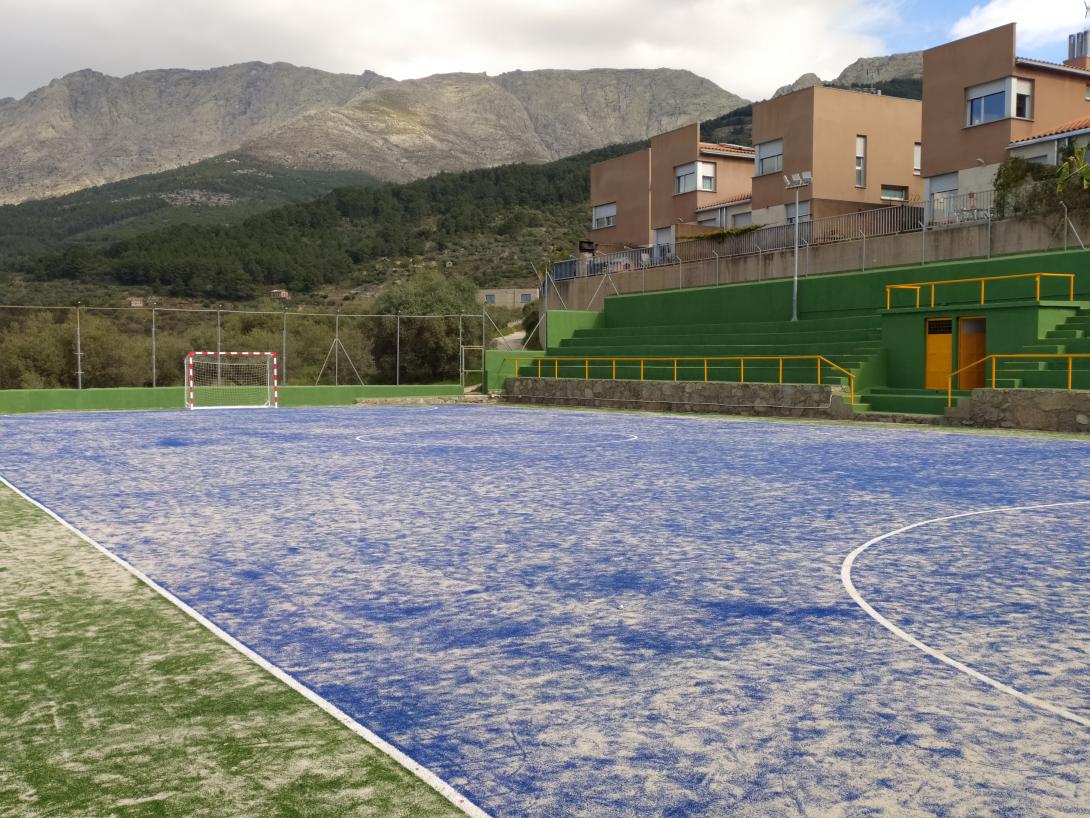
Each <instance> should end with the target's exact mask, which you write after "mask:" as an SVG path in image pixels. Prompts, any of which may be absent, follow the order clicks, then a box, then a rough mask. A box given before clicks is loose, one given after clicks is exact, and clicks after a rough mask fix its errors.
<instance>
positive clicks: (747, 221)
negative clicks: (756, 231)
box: [730, 210, 753, 227]
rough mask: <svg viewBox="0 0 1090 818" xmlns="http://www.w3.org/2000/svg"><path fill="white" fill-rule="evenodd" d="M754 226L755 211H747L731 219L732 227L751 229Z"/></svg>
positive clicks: (736, 214) (735, 214)
mask: <svg viewBox="0 0 1090 818" xmlns="http://www.w3.org/2000/svg"><path fill="white" fill-rule="evenodd" d="M751 224H753V211H752V210H745V211H742V212H741V213H734V214H732V215H731V217H730V226H731V227H749V226H750V225H751Z"/></svg>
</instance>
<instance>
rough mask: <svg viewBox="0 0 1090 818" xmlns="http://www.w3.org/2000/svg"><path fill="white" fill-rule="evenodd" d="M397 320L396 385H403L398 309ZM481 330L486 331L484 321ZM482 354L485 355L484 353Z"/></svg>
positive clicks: (399, 315)
mask: <svg viewBox="0 0 1090 818" xmlns="http://www.w3.org/2000/svg"><path fill="white" fill-rule="evenodd" d="M395 321H396V324H395V327H396V330H395V332H396V335H397V341H396V343H397V346H396V351H395V354H394V386H401V310H398V311H397V317H396V318H395ZM481 331H482V332H483V331H484V322H482V323H481ZM481 354H482V355H483V354H484V353H481Z"/></svg>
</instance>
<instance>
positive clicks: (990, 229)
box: [985, 210, 992, 258]
mask: <svg viewBox="0 0 1090 818" xmlns="http://www.w3.org/2000/svg"><path fill="white" fill-rule="evenodd" d="M991 257H992V211H991V210H989V211H988V252H987V254H986V256H985V258H991Z"/></svg>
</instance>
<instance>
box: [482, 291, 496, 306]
mask: <svg viewBox="0 0 1090 818" xmlns="http://www.w3.org/2000/svg"><path fill="white" fill-rule="evenodd" d="M484 303H485V304H495V303H496V294H495V293H485V296H484Z"/></svg>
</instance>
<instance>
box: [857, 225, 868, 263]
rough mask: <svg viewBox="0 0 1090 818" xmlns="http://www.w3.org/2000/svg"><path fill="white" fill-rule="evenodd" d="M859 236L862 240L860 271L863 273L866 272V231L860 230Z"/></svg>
mask: <svg viewBox="0 0 1090 818" xmlns="http://www.w3.org/2000/svg"><path fill="white" fill-rule="evenodd" d="M859 235H860V237H861V238H862V239H863V264H862V265H861V269H862V271H863V272H864V273H865V272H867V231H866V230H863V229H862V228H860V230H859Z"/></svg>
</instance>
